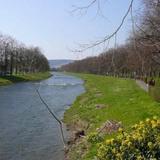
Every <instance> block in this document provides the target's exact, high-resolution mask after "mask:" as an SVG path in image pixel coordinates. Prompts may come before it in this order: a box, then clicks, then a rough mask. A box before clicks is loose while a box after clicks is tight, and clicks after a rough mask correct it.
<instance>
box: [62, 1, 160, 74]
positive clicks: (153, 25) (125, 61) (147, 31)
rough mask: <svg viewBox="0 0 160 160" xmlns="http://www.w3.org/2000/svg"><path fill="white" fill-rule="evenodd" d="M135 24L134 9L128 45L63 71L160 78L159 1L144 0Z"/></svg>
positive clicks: (71, 65)
mask: <svg viewBox="0 0 160 160" xmlns="http://www.w3.org/2000/svg"><path fill="white" fill-rule="evenodd" d="M143 5H144V9H143V13H141V15H140V16H139V17H140V18H139V19H138V20H137V21H136V20H135V17H134V16H133V13H132V9H131V11H130V12H131V21H132V32H131V33H130V35H129V37H128V39H127V41H126V43H125V44H124V45H119V46H117V47H115V48H110V49H109V50H107V51H104V52H103V53H101V54H100V55H99V56H95V57H88V58H85V59H83V60H78V61H75V62H73V63H71V64H68V65H65V66H63V67H62V68H61V70H65V71H69V72H84V73H93V74H104V75H113V76H120V77H135V76H139V77H141V76H142V77H144V76H149V77H153V76H160V1H159V0H147V1H146V0H143Z"/></svg>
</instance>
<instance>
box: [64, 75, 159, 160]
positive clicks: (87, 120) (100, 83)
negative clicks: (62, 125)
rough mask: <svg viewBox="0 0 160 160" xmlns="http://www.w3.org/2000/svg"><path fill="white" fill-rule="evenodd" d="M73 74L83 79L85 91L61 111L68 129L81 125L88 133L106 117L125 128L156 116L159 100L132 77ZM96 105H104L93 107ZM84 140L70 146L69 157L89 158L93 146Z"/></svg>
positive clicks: (94, 152)
mask: <svg viewBox="0 0 160 160" xmlns="http://www.w3.org/2000/svg"><path fill="white" fill-rule="evenodd" d="M75 75H76V76H79V77H80V78H82V79H83V80H84V81H85V88H86V93H84V94H83V95H81V96H79V97H78V98H77V100H76V101H75V103H74V104H73V105H72V107H71V108H70V109H68V110H67V111H66V113H65V116H64V121H65V122H66V123H67V124H68V125H69V126H70V127H71V128H74V129H77V130H78V128H81V129H84V130H86V134H89V133H90V132H93V131H96V128H99V127H100V126H101V125H102V124H103V123H104V122H106V121H107V120H115V121H118V122H122V126H123V127H124V128H125V129H126V130H127V131H129V130H130V128H131V126H132V125H133V124H135V123H137V122H139V121H140V120H144V119H146V118H148V117H153V116H154V115H157V116H158V117H160V103H158V102H156V101H154V100H153V98H152V97H151V96H149V95H148V94H147V93H146V92H145V91H143V90H142V89H140V88H139V87H138V86H137V85H136V83H135V81H134V80H131V79H121V78H112V77H106V76H97V75H89V74H75ZM97 105H101V106H105V107H102V108H101V109H97V108H96V106H97ZM86 126H87V127H86ZM115 135H116V134H112V135H108V136H107V137H108V138H109V137H114V136H115ZM84 143H87V142H86V141H85V140H82V141H80V142H78V143H77V144H76V145H74V146H73V147H72V149H71V150H70V152H69V154H68V155H69V156H70V159H72V160H77V159H79V160H80V159H83V160H91V159H93V157H94V155H95V154H96V149H97V146H94V145H92V146H89V148H88V147H86V146H88V144H85V145H84Z"/></svg>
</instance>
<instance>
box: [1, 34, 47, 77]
mask: <svg viewBox="0 0 160 160" xmlns="http://www.w3.org/2000/svg"><path fill="white" fill-rule="evenodd" d="M48 70H49V64H48V60H47V58H46V57H45V56H44V55H43V54H42V52H41V50H40V49H39V48H38V47H26V46H25V45H24V44H21V43H18V42H17V41H16V40H15V39H13V38H12V37H10V36H6V35H2V34H1V35H0V75H6V74H7V75H8V74H9V75H12V74H13V73H14V74H19V73H34V72H44V71H48Z"/></svg>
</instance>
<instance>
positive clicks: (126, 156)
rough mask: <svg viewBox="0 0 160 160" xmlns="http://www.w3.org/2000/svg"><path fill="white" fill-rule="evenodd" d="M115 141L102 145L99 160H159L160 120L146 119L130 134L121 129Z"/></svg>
mask: <svg viewBox="0 0 160 160" xmlns="http://www.w3.org/2000/svg"><path fill="white" fill-rule="evenodd" d="M119 132H120V133H119V134H118V136H117V137H116V138H115V139H110V140H106V141H105V142H103V143H100V145H99V149H98V153H97V158H98V159H99V160H159V159H160V120H159V119H157V117H154V118H153V119H146V121H141V122H140V123H139V124H136V125H134V126H133V127H132V130H131V132H130V133H125V132H124V131H123V130H122V129H119Z"/></svg>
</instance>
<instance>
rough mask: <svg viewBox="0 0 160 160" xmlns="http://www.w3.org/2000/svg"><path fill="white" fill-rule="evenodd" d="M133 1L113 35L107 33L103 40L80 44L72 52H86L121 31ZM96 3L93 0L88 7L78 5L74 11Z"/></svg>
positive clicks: (132, 0)
mask: <svg viewBox="0 0 160 160" xmlns="http://www.w3.org/2000/svg"><path fill="white" fill-rule="evenodd" d="M133 2H134V0H131V2H130V4H129V7H128V9H127V12H126V13H125V15H124V16H123V18H122V20H121V23H120V25H119V26H118V27H117V29H116V30H115V31H114V32H113V33H112V34H111V35H109V36H108V35H107V36H105V37H103V38H102V39H101V40H97V41H95V42H94V43H91V44H79V48H80V49H76V50H72V52H84V51H86V50H88V49H91V48H93V47H96V46H99V45H100V44H102V43H104V42H106V41H108V40H110V39H111V38H112V37H114V36H115V35H116V34H117V33H118V32H119V30H120V29H121V27H122V26H123V24H124V22H125V20H126V18H127V16H128V14H129V12H130V10H131V8H132V6H133ZM94 3H96V0H94V1H92V2H91V3H90V4H89V5H88V6H86V7H78V8H77V9H76V10H74V11H77V10H80V9H87V8H88V7H90V6H91V5H92V4H94Z"/></svg>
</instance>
